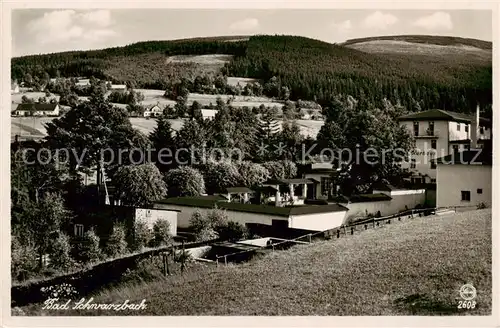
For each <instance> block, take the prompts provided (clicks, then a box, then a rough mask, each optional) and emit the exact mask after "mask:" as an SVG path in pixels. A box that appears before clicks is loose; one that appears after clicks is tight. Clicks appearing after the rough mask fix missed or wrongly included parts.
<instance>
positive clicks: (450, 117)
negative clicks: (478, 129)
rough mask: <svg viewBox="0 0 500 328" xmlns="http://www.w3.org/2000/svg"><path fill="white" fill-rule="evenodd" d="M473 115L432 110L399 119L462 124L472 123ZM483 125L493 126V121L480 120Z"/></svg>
mask: <svg viewBox="0 0 500 328" xmlns="http://www.w3.org/2000/svg"><path fill="white" fill-rule="evenodd" d="M473 118H474V117H473V115H469V114H463V113H456V112H450V111H446V110H442V109H430V110H426V111H423V112H418V113H412V114H408V115H403V116H400V117H399V118H398V120H400V121H417V120H434V121H456V122H462V123H471V122H472V120H473ZM479 121H480V124H481V125H483V124H484V125H488V122H489V124H490V125H491V121H490V120H488V119H486V118H480V119H479Z"/></svg>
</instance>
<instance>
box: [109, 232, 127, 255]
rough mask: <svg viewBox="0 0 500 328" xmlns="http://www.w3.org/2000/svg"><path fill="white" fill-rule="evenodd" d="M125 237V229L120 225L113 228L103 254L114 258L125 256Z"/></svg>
mask: <svg viewBox="0 0 500 328" xmlns="http://www.w3.org/2000/svg"><path fill="white" fill-rule="evenodd" d="M125 235H126V234H125V227H123V226H122V225H115V226H113V231H112V232H111V235H110V236H109V239H108V241H107V242H106V246H105V248H104V253H106V255H107V256H109V257H116V256H119V255H122V254H125V252H126V250H127V241H126V240H125V237H126V236H125Z"/></svg>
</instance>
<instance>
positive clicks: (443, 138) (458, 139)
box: [399, 107, 491, 183]
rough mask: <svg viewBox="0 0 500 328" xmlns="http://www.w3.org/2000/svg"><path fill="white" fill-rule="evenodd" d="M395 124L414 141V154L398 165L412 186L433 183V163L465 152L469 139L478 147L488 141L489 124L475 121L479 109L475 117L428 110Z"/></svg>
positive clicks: (434, 167) (482, 120)
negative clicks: (409, 179)
mask: <svg viewBox="0 0 500 328" xmlns="http://www.w3.org/2000/svg"><path fill="white" fill-rule="evenodd" d="M399 121H400V123H401V124H402V125H403V126H406V128H407V129H408V130H409V131H410V133H411V134H412V135H413V136H414V138H415V143H416V144H415V147H416V150H415V152H414V154H413V155H412V157H411V158H410V161H409V162H404V163H402V167H403V168H409V169H410V170H411V171H412V176H411V181H412V182H414V183H436V164H435V162H434V161H433V160H434V159H436V158H438V157H443V156H446V155H449V154H451V153H453V152H454V151H460V150H464V149H468V148H469V147H470V144H471V140H472V139H476V140H478V144H479V145H481V144H482V141H484V140H488V139H490V138H491V122H490V121H489V120H487V119H483V118H479V107H478V108H477V109H476V113H475V115H466V114H460V113H455V112H449V111H444V110H440V109H431V110H427V111H423V112H419V113H414V114H409V115H405V116H402V117H400V118H399Z"/></svg>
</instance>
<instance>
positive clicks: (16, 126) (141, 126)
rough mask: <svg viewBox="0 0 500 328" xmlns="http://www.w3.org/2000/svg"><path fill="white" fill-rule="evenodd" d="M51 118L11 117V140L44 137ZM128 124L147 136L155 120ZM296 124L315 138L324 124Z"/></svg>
mask: <svg viewBox="0 0 500 328" xmlns="http://www.w3.org/2000/svg"><path fill="white" fill-rule="evenodd" d="M116 105H117V106H122V107H125V105H120V104H116ZM52 120H53V118H51V117H11V118H10V122H11V129H10V134H11V138H14V136H15V135H20V136H23V137H43V136H45V135H46V133H47V131H46V129H45V126H44V124H46V123H47V122H50V121H52ZM130 122H131V123H132V125H133V126H134V128H136V129H138V130H139V131H141V132H142V133H145V134H149V133H151V132H153V129H154V128H155V127H156V120H154V119H149V120H147V119H145V118H142V117H131V118H130ZM170 123H172V128H173V129H174V130H175V131H178V130H180V128H181V127H182V125H183V124H184V121H183V120H181V119H175V120H170ZM297 124H298V125H299V127H300V130H301V133H302V134H303V135H304V136H311V137H316V135H317V134H318V132H319V129H320V128H321V126H322V125H323V124H324V122H323V121H313V120H297Z"/></svg>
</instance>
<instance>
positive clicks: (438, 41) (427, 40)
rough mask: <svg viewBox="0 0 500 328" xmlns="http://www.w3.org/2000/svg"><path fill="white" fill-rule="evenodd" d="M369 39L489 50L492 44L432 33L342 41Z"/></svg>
mask: <svg viewBox="0 0 500 328" xmlns="http://www.w3.org/2000/svg"><path fill="white" fill-rule="evenodd" d="M370 41H404V42H411V43H423V44H434V45H440V46H460V45H462V46H470V47H475V48H479V49H485V50H491V49H492V48H493V44H492V43H491V42H489V41H483V40H477V39H469V38H459V37H454V36H433V35H391V36H374V37H368V38H358V39H350V40H347V41H346V42H344V43H342V45H344V46H348V45H352V44H356V43H363V42H370Z"/></svg>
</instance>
